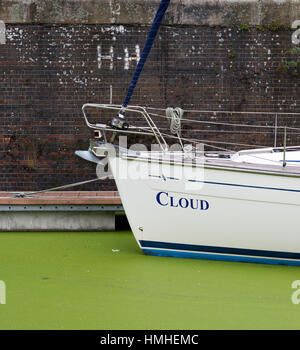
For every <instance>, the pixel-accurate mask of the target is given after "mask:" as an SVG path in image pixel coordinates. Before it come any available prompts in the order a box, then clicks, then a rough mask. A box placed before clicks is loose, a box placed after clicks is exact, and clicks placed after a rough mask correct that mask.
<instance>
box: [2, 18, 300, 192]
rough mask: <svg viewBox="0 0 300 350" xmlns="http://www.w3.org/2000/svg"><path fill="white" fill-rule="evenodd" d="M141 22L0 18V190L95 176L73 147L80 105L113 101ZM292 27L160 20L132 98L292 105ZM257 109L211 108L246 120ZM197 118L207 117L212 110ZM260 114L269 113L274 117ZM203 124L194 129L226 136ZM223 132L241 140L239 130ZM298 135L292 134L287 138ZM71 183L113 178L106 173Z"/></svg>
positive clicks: (81, 138)
mask: <svg viewBox="0 0 300 350" xmlns="http://www.w3.org/2000/svg"><path fill="white" fill-rule="evenodd" d="M148 29H149V26H130V25H100V24H99V25H94V24H91V25H87V24H86V25H81V24H73V25H64V24H60V25H58V24H57V25H47V24H42V25H39V24H32V25H30V24H18V25H13V24H9V25H7V26H6V44H5V45H0V72H1V83H0V134H1V138H0V144H1V154H0V157H1V171H0V177H1V181H0V190H1V191H27V190H38V189H43V188H48V187H52V186H58V185H61V184H68V183H71V182H75V181H81V180H85V179H90V178H93V177H95V166H94V165H93V164H90V163H88V162H85V161H83V160H81V159H78V158H77V157H76V156H75V155H74V151H75V150H77V149H87V148H88V144H89V142H88V139H89V137H90V135H91V133H90V131H89V130H88V129H87V128H86V126H85V124H84V120H83V117H82V114H81V106H82V104H84V103H86V102H93V103H109V102H110V99H111V97H112V102H113V103H116V104H122V102H123V99H124V97H125V94H126V90H127V87H128V85H129V82H130V80H131V77H132V74H133V72H134V69H135V67H136V63H137V58H138V57H139V54H140V53H141V50H142V47H143V44H144V41H145V38H146V36H147V32H148ZM291 34H292V31H291V30H290V29H287V28H283V27H279V26H278V27H275V26H273V27H272V26H269V27H263V26H258V27H256V26H241V25H239V26H236V27H234V26H233V27H231V28H230V27H216V26H214V27H210V26H194V25H184V26H179V25H173V26H171V25H170V26H162V27H161V29H160V32H159V36H158V37H157V41H156V43H155V46H154V48H153V50H152V52H151V54H150V56H149V59H148V61H147V63H146V65H145V68H144V71H143V73H142V76H141V78H140V81H139V83H138V85H137V87H136V90H135V93H134V95H133V98H132V100H131V104H141V105H147V106H153V107H161V108H165V107H167V106H180V107H182V108H186V109H208V110H234V111H271V112H276V111H286V112H298V111H299V108H298V106H299V81H300V80H299V77H300V75H299V69H300V68H298V60H299V61H300V53H298V51H297V50H295V47H296V46H295V45H293V44H292V42H291ZM293 49H294V50H293ZM111 92H112V95H111ZM261 117H262V116H261V115H260V114H259V113H258V114H257V115H239V116H232V117H230V116H229V117H228V116H225V115H223V114H221V113H220V114H218V115H217V117H216V116H214V118H217V119H218V118H219V120H222V121H228V120H229V121H243V122H244V121H245V120H246V121H247V122H251V123H257V122H258V119H259V118H261ZM205 118H207V119H208V120H211V115H210V114H207V115H205ZM231 118H232V119H231ZM264 118H265V119H264V122H265V123H271V122H273V117H270V118H269V119H270V120H269V119H268V118H266V117H264ZM280 118H281V119H280V120H279V123H282V124H283V123H287V124H288V125H292V126H300V125H299V124H300V123H298V118H299V117H298V118H297V117H295V116H286V117H280ZM284 118H285V119H284ZM214 120H215V119H214ZM205 130H207V128H203V130H202V134H201V137H202V138H206V139H212V138H214V137H216V136H217V137H221V138H224V137H225V136H226V135H225V136H224V135H222V136H220V134H219V133H218V132H216V133H214V132H210V133H206V132H205ZM218 131H220V130H218ZM194 136H195V135H194ZM227 136H228V134H227ZM229 136H230V140H231V141H235V142H242V141H245V135H243V134H238V133H236V134H230V135H229ZM297 140H298V136H297V135H295V136H294V139H293V140H291V137H290V139H289V141H290V142H292V141H293V142H294V141H295V142H296V141H297ZM246 141H247V142H251V143H252V142H256V141H257V142H258V143H259V144H270V142H272V135H269V136H268V135H266V134H250V135H247V139H246ZM78 189H79V188H78ZM80 189H81V190H92V189H93V190H97V189H100V190H112V189H115V187H114V182H113V181H105V182H103V183H102V184H101V185H99V184H91V185H86V186H82V187H81V188H80Z"/></svg>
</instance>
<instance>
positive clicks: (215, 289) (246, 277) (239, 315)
mask: <svg viewBox="0 0 300 350" xmlns="http://www.w3.org/2000/svg"><path fill="white" fill-rule="evenodd" d="M0 280H2V281H4V282H5V285H6V304H0V329H25V330H28V329H76V330H79V329H92V330H94V329H99V330H118V329H122V330H139V329H143V330H148V329H157V330H159V329H160V330H165V329H168V330H170V329H175V330H176V329H186V330H208V329H227V330H228V329H254V330H259V329H299V328H300V304H299V305H298V304H295V303H293V302H292V299H291V297H292V293H293V292H295V290H294V289H292V282H293V281H295V280H300V268H299V267H290V266H276V265H275V266H273V265H262V264H250V263H237V262H221V261H208V260H196V259H195V260H194V259H183V258H167V257H154V256H146V255H143V253H142V252H141V251H140V250H139V248H138V246H137V244H136V242H135V240H134V237H133V235H132V233H131V232H130V231H119V232H107V233H103V232H101V233H100V232H99V233H86V232H85V233H69V232H68V233H66V232H55V233H51V232H49V233H46V232H41V233H28V232H26V233H12V232H9V233H3V232H2V233H0Z"/></svg>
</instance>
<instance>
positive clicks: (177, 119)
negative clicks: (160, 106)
mask: <svg viewBox="0 0 300 350" xmlns="http://www.w3.org/2000/svg"><path fill="white" fill-rule="evenodd" d="M183 113H184V110H183V109H181V108H179V107H176V108H172V107H169V108H167V109H166V117H167V118H168V119H169V121H170V131H171V133H172V134H174V135H179V134H180V132H181V118H182V116H183Z"/></svg>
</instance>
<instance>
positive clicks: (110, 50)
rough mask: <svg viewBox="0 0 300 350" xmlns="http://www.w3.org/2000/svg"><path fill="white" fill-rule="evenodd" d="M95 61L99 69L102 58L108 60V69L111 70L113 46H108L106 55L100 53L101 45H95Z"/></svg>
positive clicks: (112, 65)
mask: <svg viewBox="0 0 300 350" xmlns="http://www.w3.org/2000/svg"><path fill="white" fill-rule="evenodd" d="M97 54H98V56H97V61H98V68H99V69H100V68H101V67H102V60H109V61H110V63H109V69H110V70H112V69H113V68H114V48H113V46H111V47H110V49H109V54H108V55H103V54H102V47H101V45H98V46H97Z"/></svg>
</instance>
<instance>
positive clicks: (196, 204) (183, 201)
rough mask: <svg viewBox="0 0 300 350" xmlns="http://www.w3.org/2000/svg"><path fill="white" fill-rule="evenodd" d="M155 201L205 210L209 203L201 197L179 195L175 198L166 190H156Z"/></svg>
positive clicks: (175, 206) (160, 203)
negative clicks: (179, 196)
mask: <svg viewBox="0 0 300 350" xmlns="http://www.w3.org/2000/svg"><path fill="white" fill-rule="evenodd" d="M156 201H157V203H158V204H159V205H161V206H163V207H166V206H169V207H174V208H177V207H178V208H184V209H186V208H191V209H194V210H196V209H200V210H207V209H208V208H209V203H208V202H207V201H205V200H203V199H192V198H184V197H181V198H179V199H176V198H175V197H173V196H169V193H168V192H158V193H157V195H156Z"/></svg>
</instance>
